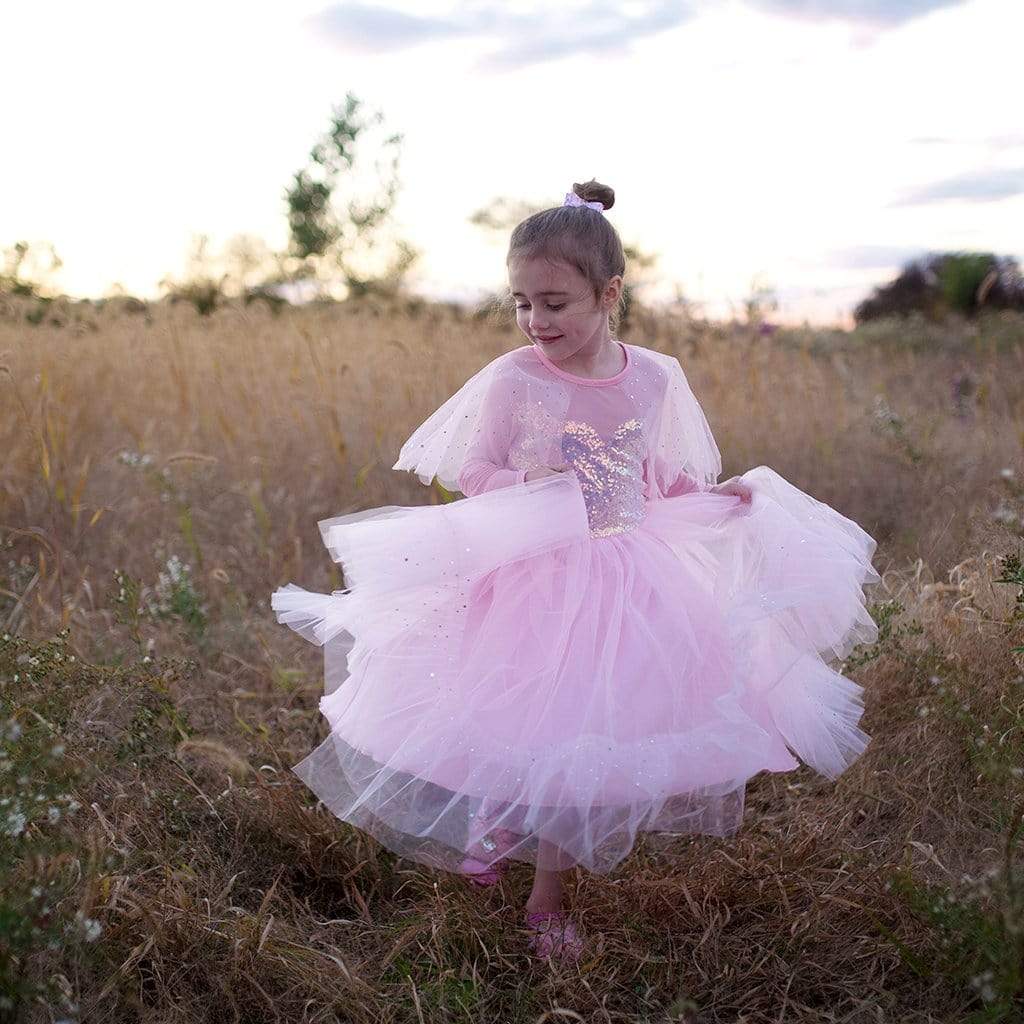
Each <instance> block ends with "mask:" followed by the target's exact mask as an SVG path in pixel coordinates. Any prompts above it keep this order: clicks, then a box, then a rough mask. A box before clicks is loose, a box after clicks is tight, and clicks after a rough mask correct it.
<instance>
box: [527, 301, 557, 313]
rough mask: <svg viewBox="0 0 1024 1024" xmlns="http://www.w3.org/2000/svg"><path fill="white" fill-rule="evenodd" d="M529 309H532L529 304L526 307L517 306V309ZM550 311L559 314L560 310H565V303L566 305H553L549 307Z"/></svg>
mask: <svg viewBox="0 0 1024 1024" xmlns="http://www.w3.org/2000/svg"><path fill="white" fill-rule="evenodd" d="M529 308H530V307H529V304H527V305H525V306H516V309H529ZM548 309H550V310H552V311H553V312H556V313H557V312H558V310H560V309H565V303H564V302H562V303H560V304H559V305H557V306H551V305H549V306H548Z"/></svg>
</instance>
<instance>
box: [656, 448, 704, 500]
mask: <svg viewBox="0 0 1024 1024" xmlns="http://www.w3.org/2000/svg"><path fill="white" fill-rule="evenodd" d="M652 474H653V479H652ZM644 480H645V481H647V494H648V496H652V497H653V494H654V491H655V490H656V491H657V493H658V494H660V495H661V496H662V497H663V498H676V497H678V496H679V495H680V494H689V493H690V492H691V491H699V490H700V489H701V487H700V484H698V483H697V481H696V479H695V478H694V477H692V476H690V474H689V473H687V472H686V471H685V470H683V469H680V468H678V467H676V468H674V469H672V468H669V465H668V463H667V462H666V461H665V460H664V459H662V458H661V457H660V456H658V455H652V456H651V457H650V458H648V459H647V461H646V462H645V463H644Z"/></svg>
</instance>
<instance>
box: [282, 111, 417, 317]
mask: <svg viewBox="0 0 1024 1024" xmlns="http://www.w3.org/2000/svg"><path fill="white" fill-rule="evenodd" d="M383 120H384V118H383V114H381V113H380V112H379V111H378V112H376V113H373V114H367V113H364V112H363V109H362V102H361V101H360V100H359V99H358V98H357V97H356V96H354V95H353V94H352V93H351V92H350V93H348V94H347V95H346V99H345V104H344V105H343V106H337V107H335V108H334V110H333V112H332V115H331V122H330V126H329V127H328V129H327V131H326V132H325V133H324V134H323V135H322V136H321V137H320V139H318V140H317V142H316V144H315V145H314V146H313V148H312V149H311V150H310V152H309V159H308V161H307V163H306V165H305V166H304V167H301V168H300V169H299V170H298V171H296V172H295V174H294V175H293V178H292V181H291V183H290V184H289V186H288V188H287V189H286V191H285V201H286V203H287V207H288V228H289V236H290V237H289V247H288V255H289V257H290V258H291V260H292V262H293V268H292V279H293V280H306V279H315V280H319V281H321V282H323V283H324V284H325V285H327V286H330V285H331V284H333V283H334V282H335V281H337V280H338V279H339V278H340V281H341V283H342V284H343V285H344V287H345V293H346V297H358V296H361V295H366V294H369V293H384V294H394V293H395V292H397V291H400V290H401V286H402V283H403V280H404V278H405V276H406V274H407V272H408V270H409V268H410V267H411V266H412V265H413V263H415V261H416V260H417V259H418V258H419V253H418V252H417V251H416V250H415V249H414V248H413V247H412V246H411V245H409V244H408V243H407V242H405V241H404V240H402V239H396V238H394V237H389V236H388V231H387V230H386V229H387V227H388V225H389V220H390V217H391V214H392V211H393V209H394V205H395V197H396V193H397V191H398V160H399V146H400V144H401V141H402V138H403V136H402V135H401V134H400V133H396V134H390V135H386V137H385V138H384V139H383V140H381V141H380V142H379V149H380V153H381V154H382V155H381V156H379V157H378V159H377V160H376V161H375V162H374V169H373V172H372V174H371V173H370V172H369V171H368V169H367V167H366V160H367V158H366V157H365V153H366V151H367V148H368V144H371V143H372V141H373V130H374V128H375V127H376V126H379V125H382V124H383ZM340 193H347V195H346V198H345V199H344V200H343V201H341V200H339V199H338V195H339V194H340ZM389 250H390V258H388V257H386V256H385V255H384V253H385V252H387V251H389Z"/></svg>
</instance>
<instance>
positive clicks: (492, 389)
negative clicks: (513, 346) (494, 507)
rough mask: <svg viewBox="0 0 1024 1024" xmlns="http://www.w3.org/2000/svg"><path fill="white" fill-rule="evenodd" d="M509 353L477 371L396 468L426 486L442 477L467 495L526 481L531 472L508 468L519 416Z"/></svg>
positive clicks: (405, 448) (405, 449)
mask: <svg viewBox="0 0 1024 1024" xmlns="http://www.w3.org/2000/svg"><path fill="white" fill-rule="evenodd" d="M509 355H510V353H505V354H504V355H502V356H498V357H497V358H496V359H494V360H492V361H491V362H490V363H488V364H487V365H486V366H485V367H484V368H483V369H482V370H479V371H478V372H477V373H475V374H474V375H473V376H472V377H470V378H469V380H467V381H466V383H465V384H463V385H462V387H461V388H459V390H458V391H456V392H455V394H454V395H452V396H451V398H449V399H448V400H447V401H446V402H444V403H443V404H442V405H441V406H440V407H439V408H438V409H436V410H435V411H434V412H433V413H432V414H431V415H430V416H429V417H428V418H427V419H426V420H425V421H424V422H423V423H421V424H420V425H419V426H418V427H417V428H416V429H415V430H414V431H413V433H412V434H411V435H410V437H409V439H408V440H407V441H406V442H405V444H403V445H402V449H401V451H400V452H399V454H398V461H397V462H396V463H395V464H394V466H392V469H404V470H408V471H409V472H411V473H415V474H416V475H417V476H418V477H419V478H420V480H421V481H422V482H423V483H425V484H429V483H431V481H432V480H433V479H434V478H435V477H436V478H437V479H438V480H439V481H440V482H441V484H443V485H444V486H445V487H446V488H448V490H450V491H461V492H462V493H463V494H465V495H467V496H469V495H470V494H479V493H481V492H483V491H489V490H493V489H495V488H496V487H502V486H506V485H508V484H513V483H521V482H522V481H523V479H524V477H525V476H526V471H525V470H513V469H509V468H508V467H507V466H506V465H505V458H506V456H507V454H508V445H509V441H510V439H511V432H512V412H513V408H512V403H511V401H510V398H511V394H510V392H511V388H510V377H509V374H508V363H507V358H508V356H509Z"/></svg>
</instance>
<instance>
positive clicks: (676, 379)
mask: <svg viewBox="0 0 1024 1024" xmlns="http://www.w3.org/2000/svg"><path fill="white" fill-rule="evenodd" d="M651 354H652V355H653V356H654V357H655V358H656V359H657V360H658V362H659V363H660V364H661V365H662V367H663V368H664V370H665V371H666V372H665V390H664V394H663V396H662V399H661V409H660V411H659V416H658V420H657V424H658V425H657V427H656V429H655V432H654V436H653V439H652V445H651V450H650V452H649V454H648V459H647V465H646V467H645V472H646V474H647V476H648V486H649V488H650V490H651V491H652V492H653V491H654V490H655V489H656V490H657V492H658V494H660V495H661V497H663V498H671V497H675V496H676V495H679V494H685V493H687V492H688V491H695V490H700V491H706V490H707V489H708V488H710V487H713V486H714V484H715V483H716V482H717V480H718V475H719V473H721V472H722V456H721V454H720V453H719V451H718V445H717V444H716V443H715V438H714V435H713V434H712V433H711V427H710V425H709V424H708V421H707V417H706V416H705V415H704V410H703V409H702V408H701V406H700V403H699V402H698V401H697V399H696V397H695V396H694V394H693V391H692V390H691V389H690V384H689V381H688V380H687V379H686V374H685V373H684V372H683V368H682V366H680V365H679V360H678V359H676V358H675V357H674V356H667V355H664V354H663V353H660V352H653V351H651Z"/></svg>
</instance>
